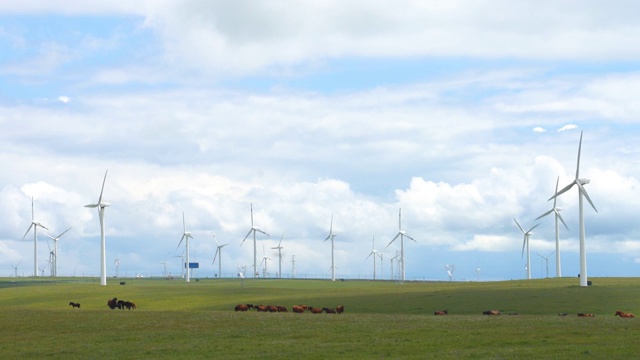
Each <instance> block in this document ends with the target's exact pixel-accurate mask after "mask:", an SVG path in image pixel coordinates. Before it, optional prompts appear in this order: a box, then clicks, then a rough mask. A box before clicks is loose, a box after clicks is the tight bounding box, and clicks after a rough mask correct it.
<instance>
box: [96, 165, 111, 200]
mask: <svg viewBox="0 0 640 360" xmlns="http://www.w3.org/2000/svg"><path fill="white" fill-rule="evenodd" d="M108 172H109V169H107V171H105V172H104V179H103V180H102V188H101V189H100V197H99V198H98V205H100V204H102V192H103V191H104V183H105V182H107V173H108Z"/></svg>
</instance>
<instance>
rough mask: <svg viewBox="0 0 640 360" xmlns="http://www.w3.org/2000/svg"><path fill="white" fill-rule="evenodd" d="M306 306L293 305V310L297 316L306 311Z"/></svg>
mask: <svg viewBox="0 0 640 360" xmlns="http://www.w3.org/2000/svg"><path fill="white" fill-rule="evenodd" d="M305 308H306V306H304V307H303V306H300V305H293V306H292V307H291V310H293V312H294V313H296V314H302V313H303V312H304V310H305Z"/></svg>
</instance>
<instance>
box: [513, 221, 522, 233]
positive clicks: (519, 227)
mask: <svg viewBox="0 0 640 360" xmlns="http://www.w3.org/2000/svg"><path fill="white" fill-rule="evenodd" d="M513 221H515V222H516V225H518V229H520V231H522V233H523V234H524V233H525V231H524V229H523V228H522V226H520V224H519V223H518V220H516V219H513Z"/></svg>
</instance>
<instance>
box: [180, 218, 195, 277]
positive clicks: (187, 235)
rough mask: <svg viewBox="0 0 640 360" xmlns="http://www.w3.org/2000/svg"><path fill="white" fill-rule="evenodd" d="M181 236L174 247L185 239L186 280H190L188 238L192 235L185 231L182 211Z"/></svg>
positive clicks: (185, 226)
mask: <svg viewBox="0 0 640 360" xmlns="http://www.w3.org/2000/svg"><path fill="white" fill-rule="evenodd" d="M182 229H183V232H182V237H181V238H180V242H179V243H178V246H177V247H176V249H178V248H179V247H180V244H182V241H183V240H185V239H186V241H185V243H184V247H185V253H186V255H187V258H186V266H187V269H186V272H187V276H186V278H187V282H191V271H190V270H191V269H190V268H189V239H193V236H191V233H190V232H188V231H187V225H186V223H185V221H184V211H183V212H182Z"/></svg>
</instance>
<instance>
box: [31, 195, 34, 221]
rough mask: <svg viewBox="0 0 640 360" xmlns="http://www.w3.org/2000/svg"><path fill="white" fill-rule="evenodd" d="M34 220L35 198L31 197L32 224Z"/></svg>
mask: <svg viewBox="0 0 640 360" xmlns="http://www.w3.org/2000/svg"><path fill="white" fill-rule="evenodd" d="M33 219H34V215H33V196H32V197H31V222H33Z"/></svg>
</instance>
